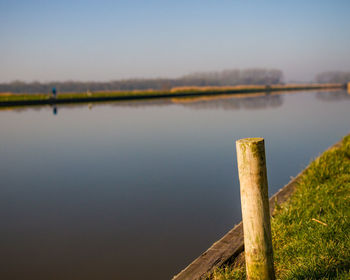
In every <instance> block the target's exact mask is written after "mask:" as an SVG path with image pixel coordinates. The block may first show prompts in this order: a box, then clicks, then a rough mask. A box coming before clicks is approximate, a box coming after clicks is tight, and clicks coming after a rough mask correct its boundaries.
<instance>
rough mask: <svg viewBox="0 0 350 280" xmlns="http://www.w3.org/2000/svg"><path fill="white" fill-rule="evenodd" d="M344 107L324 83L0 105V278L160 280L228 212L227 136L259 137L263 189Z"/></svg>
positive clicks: (286, 173)
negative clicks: (292, 88) (238, 92)
mask: <svg viewBox="0 0 350 280" xmlns="http://www.w3.org/2000/svg"><path fill="white" fill-rule="evenodd" d="M349 109H350V95H349V94H348V93H347V92H346V91H329V92H325V91H323V92H298V93H285V94H255V95H250V96H249V97H245V98H239V97H235V96H233V95H231V96H230V95H223V96H215V97H213V96H211V97H199V98H190V99H184V98H174V99H160V100H150V101H142V102H139V101H135V102H114V103H108V104H93V105H91V104H90V105H80V106H76V105H75V106H59V107H57V108H52V107H48V106H47V107H31V108H19V109H16V110H1V111H0V131H1V141H0V178H1V181H0V217H1V219H0V248H1V249H0V266H1V269H0V278H1V279H7V280H14V279H21V280H22V279H26V280H31V279H33V280H34V279H35V280H41V279H43V280H47V279H50V280H56V279H57V280H70V279H72V280H73V279H74V280H75V279H78V280H79V279H84V280H88V279H94V280H95V279H170V278H171V277H172V276H173V275H175V274H177V273H178V272H179V271H180V270H181V269H183V268H184V267H185V266H186V265H188V264H189V263H190V262H191V261H192V260H193V259H194V258H196V257H198V256H199V255H200V254H201V253H202V252H203V251H205V250H206V249H207V248H208V247H209V246H210V245H211V244H212V243H213V242H215V241H216V240H218V239H219V238H221V237H222V236H223V235H224V234H225V233H226V232H227V231H229V230H230V229H231V228H232V227H233V226H234V224H236V223H238V222H239V221H240V219H241V214H240V198H239V182H238V177H237V176H238V175H237V164H236V153H235V140H237V139H239V138H244V137H257V136H259V137H264V138H265V145H266V156H267V168H268V180H269V193H270V195H272V194H273V193H275V192H276V191H277V190H278V189H280V188H281V187H283V185H285V184H286V183H288V181H289V180H290V177H291V176H296V175H297V173H298V172H300V171H301V170H302V169H303V168H304V167H305V166H306V165H307V164H308V163H309V162H310V160H311V159H312V158H314V157H316V156H317V155H318V154H320V153H321V152H322V151H324V150H325V149H326V148H327V147H329V146H330V145H332V144H334V143H335V142H337V141H338V140H340V139H341V138H342V137H343V136H344V135H345V134H347V133H349V132H350V110H349ZM54 113H55V114H54Z"/></svg>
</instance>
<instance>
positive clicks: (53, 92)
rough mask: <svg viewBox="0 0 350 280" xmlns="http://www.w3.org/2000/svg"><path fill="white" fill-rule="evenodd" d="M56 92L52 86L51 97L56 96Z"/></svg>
mask: <svg viewBox="0 0 350 280" xmlns="http://www.w3.org/2000/svg"><path fill="white" fill-rule="evenodd" d="M56 94H57V91H56V88H55V87H54V88H52V97H53V98H56Z"/></svg>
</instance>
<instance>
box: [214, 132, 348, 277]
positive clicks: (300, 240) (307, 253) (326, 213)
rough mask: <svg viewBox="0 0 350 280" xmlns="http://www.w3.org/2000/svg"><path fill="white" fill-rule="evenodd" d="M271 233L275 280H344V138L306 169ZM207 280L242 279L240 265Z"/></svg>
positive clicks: (220, 270)
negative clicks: (339, 143) (338, 144)
mask: <svg viewBox="0 0 350 280" xmlns="http://www.w3.org/2000/svg"><path fill="white" fill-rule="evenodd" d="M313 219H316V220H318V221H321V222H323V223H325V224H327V225H323V224H320V223H319V222H316V221H314V220H313ZM271 227H272V241H273V247H274V261H275V270H276V278H277V279H285V280H286V279H350V135H348V136H346V137H345V138H344V139H343V141H342V145H341V146H340V147H336V148H332V149H331V150H328V151H326V152H325V153H323V154H322V155H321V156H320V157H319V158H317V159H316V160H315V161H314V162H312V163H311V165H310V168H308V169H307V171H306V172H305V174H304V175H303V177H302V180H301V181H300V182H299V184H298V187H297V190H296V192H295V193H294V194H293V195H292V197H291V199H290V200H289V201H287V202H286V203H284V204H282V205H279V206H278V207H277V210H276V211H275V213H274V216H273V218H272V220H271ZM211 279H215V280H228V279H245V268H244V265H239V266H237V265H236V267H233V265H228V266H225V267H221V268H218V269H217V270H216V271H215V272H214V274H213V275H212V277H211Z"/></svg>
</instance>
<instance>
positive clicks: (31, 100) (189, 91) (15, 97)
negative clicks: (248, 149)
mask: <svg viewBox="0 0 350 280" xmlns="http://www.w3.org/2000/svg"><path fill="white" fill-rule="evenodd" d="M341 87H344V85H342V84H305V85H293V84H292V85H269V86H264V85H261V86H249V85H243V86H226V87H224V86H223V87H179V88H172V89H171V90H165V91H155V90H143V91H100V92H85V93H62V94H58V96H57V97H56V98H52V97H51V95H49V94H12V93H0V106H7V105H35V104H54V103H78V102H96V101H108V100H127V99H145V98H161V97H184V96H199V95H211V94H213V95H214V94H225V93H227V94H235V93H253V92H265V91H286V90H312V89H329V88H341Z"/></svg>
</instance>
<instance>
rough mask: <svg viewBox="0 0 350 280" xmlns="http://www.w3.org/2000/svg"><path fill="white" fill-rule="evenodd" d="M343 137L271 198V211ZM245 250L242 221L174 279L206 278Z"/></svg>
mask: <svg viewBox="0 0 350 280" xmlns="http://www.w3.org/2000/svg"><path fill="white" fill-rule="evenodd" d="M342 141H343V139H341V140H339V141H338V142H337V143H335V144H333V145H332V146H330V147H329V148H327V149H326V150H325V151H323V152H322V153H321V154H320V155H319V156H318V157H316V158H315V159H314V160H312V161H311V162H310V163H309V164H308V165H307V167H306V168H305V169H303V170H302V171H301V172H300V173H299V174H298V175H297V176H296V177H294V178H293V179H291V181H289V183H287V184H286V185H285V186H284V187H283V188H281V189H280V190H279V191H277V192H276V193H275V194H274V195H272V196H271V197H270V198H269V204H270V213H271V215H272V214H273V212H274V210H275V208H276V206H279V205H281V204H282V203H284V202H286V201H287V200H289V198H290V197H291V196H292V195H293V193H294V192H295V190H296V187H297V185H298V183H299V182H300V181H301V178H302V177H303V176H304V175H305V174H306V173H307V172H308V170H309V169H310V166H311V165H312V163H313V162H314V161H316V160H317V159H319V158H320V157H321V156H322V155H323V154H325V153H326V152H327V151H330V150H332V149H334V148H337V147H340V146H341V145H342ZM242 252H244V240H243V224H242V221H241V222H240V223H239V224H237V225H235V226H234V227H233V228H232V229H231V230H230V231H229V232H228V233H226V234H225V235H224V236H223V237H222V238H221V239H219V240H218V241H216V242H214V243H213V245H212V246H211V247H210V248H209V249H207V250H206V251H205V252H204V253H202V254H201V255H200V256H199V257H198V258H196V259H195V260H194V261H193V262H191V263H190V264H189V265H188V266H187V267H185V268H184V269H183V270H182V271H180V272H179V273H178V274H177V275H175V276H174V277H173V278H172V280H187V279H191V280H199V279H202V278H203V277H204V278H205V277H206V276H208V275H209V274H210V273H212V272H213V271H214V270H215V269H216V268H217V267H220V266H221V265H223V264H225V263H228V262H231V263H234V262H235V261H236V260H237V259H238V258H239V256H240V255H241V253H242Z"/></svg>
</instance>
